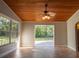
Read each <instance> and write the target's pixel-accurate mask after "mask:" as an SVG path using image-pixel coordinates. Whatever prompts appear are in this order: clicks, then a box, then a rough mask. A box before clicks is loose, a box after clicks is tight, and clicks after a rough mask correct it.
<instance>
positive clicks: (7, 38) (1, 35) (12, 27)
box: [0, 16, 18, 46]
mask: <svg viewBox="0 0 79 59" xmlns="http://www.w3.org/2000/svg"><path fill="white" fill-rule="evenodd" d="M17 39H18V23H16V22H14V21H12V20H10V19H8V18H5V17H3V16H0V46H3V45H6V44H10V43H14V42H16V40H17Z"/></svg>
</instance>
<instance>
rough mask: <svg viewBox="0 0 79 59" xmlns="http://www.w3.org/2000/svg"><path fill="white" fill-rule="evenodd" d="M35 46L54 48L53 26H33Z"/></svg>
mask: <svg viewBox="0 0 79 59" xmlns="http://www.w3.org/2000/svg"><path fill="white" fill-rule="evenodd" d="M34 29H35V46H36V47H50V46H54V38H55V35H54V34H55V32H54V30H55V26H54V25H35V28H34Z"/></svg>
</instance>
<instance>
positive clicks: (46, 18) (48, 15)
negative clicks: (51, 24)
mask: <svg viewBox="0 0 79 59" xmlns="http://www.w3.org/2000/svg"><path fill="white" fill-rule="evenodd" d="M47 7H48V4H47V3H46V4H45V11H44V16H43V17H42V19H43V20H49V19H50V18H51V17H54V16H55V15H56V13H54V12H53V13H51V12H49V11H48V10H47Z"/></svg>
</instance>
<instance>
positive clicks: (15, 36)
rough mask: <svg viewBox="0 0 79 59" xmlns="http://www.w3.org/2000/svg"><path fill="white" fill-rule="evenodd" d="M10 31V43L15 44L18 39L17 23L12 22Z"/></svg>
mask: <svg viewBox="0 0 79 59" xmlns="http://www.w3.org/2000/svg"><path fill="white" fill-rule="evenodd" d="M11 29H12V30H11V42H16V41H17V39H18V23H16V22H14V21H12V26H11Z"/></svg>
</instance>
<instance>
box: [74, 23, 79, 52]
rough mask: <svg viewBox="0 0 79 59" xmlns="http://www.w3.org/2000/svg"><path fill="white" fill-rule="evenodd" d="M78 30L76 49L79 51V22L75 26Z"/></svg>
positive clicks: (76, 30)
mask: <svg viewBox="0 0 79 59" xmlns="http://www.w3.org/2000/svg"><path fill="white" fill-rule="evenodd" d="M75 32H76V50H77V51H78V52H79V22H78V23H77V24H76V26H75Z"/></svg>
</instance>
